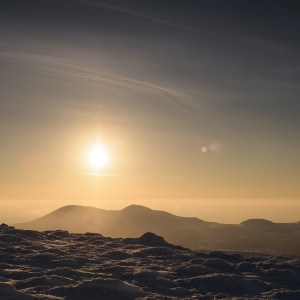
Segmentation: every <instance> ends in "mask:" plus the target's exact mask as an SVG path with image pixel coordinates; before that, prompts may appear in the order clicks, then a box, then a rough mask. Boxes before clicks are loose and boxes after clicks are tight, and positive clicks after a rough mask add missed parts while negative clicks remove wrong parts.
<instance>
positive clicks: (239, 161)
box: [0, 0, 300, 223]
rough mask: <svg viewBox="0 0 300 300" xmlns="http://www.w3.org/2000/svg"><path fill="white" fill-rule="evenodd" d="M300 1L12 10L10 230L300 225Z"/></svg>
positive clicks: (3, 78) (3, 131)
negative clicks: (128, 211) (47, 222)
mask: <svg viewBox="0 0 300 300" xmlns="http://www.w3.org/2000/svg"><path fill="white" fill-rule="evenodd" d="M297 2H298V1H293V0H284V1H283V0H282V1H277V0H275V1H273V0H272V1H270V0H264V1H257V0H251V1H250V0H244V1H235V0H228V1H221V0H213V1H212V0H198V1H197V0H187V1H183V0H181V1H179V0H172V1H171V0H159V1H158V0H153V1H146V0H139V1H138V0H122V1H121V0H59V1H58V0H27V1H24V0H1V3H0V37H1V38H0V137H1V147H0V166H1V169H0V191H1V192H0V208H1V209H0V222H7V223H13V222H19V221H26V220H31V219H33V218H36V217H39V216H42V215H44V214H46V213H48V212H51V211H52V210H54V209H56V208H58V207H61V206H63V205H68V204H79V205H91V206H96V207H99V208H104V209H122V208H124V207H126V206H127V205H130V204H133V203H135V204H141V205H145V206H148V207H150V208H153V209H160V210H167V211H169V212H171V213H174V214H177V215H184V216H195V217H199V218H201V219H204V220H208V221H216V222H223V223H239V222H242V221H244V220H245V219H249V218H266V219H270V220H273V221H276V222H296V221H299V220H300V182H299V181H300V159H299V153H300V135H299V129H300V118H299V111H300V99H299V94H300V85H299V79H300V51H299V50H300V47H299V46H300V38H299V32H300V16H299V7H298V6H299V5H298V3H297ZM95 144H100V145H102V147H104V148H105V149H106V151H107V153H108V155H109V162H108V163H107V164H106V166H105V167H103V168H102V169H101V170H95V168H92V166H90V165H89V164H88V162H87V159H86V155H87V153H88V151H89V149H90V148H91V147H93V145H95Z"/></svg>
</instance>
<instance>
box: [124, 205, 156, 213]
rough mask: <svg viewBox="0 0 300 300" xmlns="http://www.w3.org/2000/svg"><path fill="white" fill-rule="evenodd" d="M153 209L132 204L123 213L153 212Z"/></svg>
mask: <svg viewBox="0 0 300 300" xmlns="http://www.w3.org/2000/svg"><path fill="white" fill-rule="evenodd" d="M151 210H152V209H150V208H148V207H146V206H143V205H137V204H131V205H129V206H127V207H125V208H123V209H122V211H133V212H139V211H151Z"/></svg>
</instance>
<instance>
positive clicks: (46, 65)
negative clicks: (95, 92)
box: [0, 52, 211, 121]
mask: <svg viewBox="0 0 300 300" xmlns="http://www.w3.org/2000/svg"><path fill="white" fill-rule="evenodd" d="M0 56H1V59H2V60H4V61H7V62H10V63H17V64H19V65H22V66H26V67H28V68H35V69H40V70H43V71H46V72H55V73H60V74H61V75H65V76H68V77H69V78H72V79H74V78H75V79H76V80H81V81H84V82H86V83H90V82H91V81H94V82H96V83H99V82H100V83H104V84H105V83H107V84H112V85H114V86H116V87H118V88H119V89H120V88H125V89H127V90H128V89H131V90H136V91H139V92H142V93H145V92H146V93H147V92H149V91H150V92H154V93H158V96H159V97H158V98H157V99H159V100H160V101H164V102H167V103H169V104H171V105H173V106H174V107H176V108H177V109H179V110H181V111H182V112H184V113H186V114H189V115H191V116H193V117H195V118H198V119H201V120H203V118H205V120H206V121H209V119H211V116H210V115H209V114H208V112H207V111H208V110H207V109H206V108H205V107H204V104H202V105H201V106H202V107H201V111H200V110H199V109H198V108H196V107H195V106H193V105H192V104H190V103H188V101H187V98H188V97H187V96H186V95H184V94H182V93H179V92H177V91H174V90H170V89H168V88H165V87H162V86H159V85H155V84H152V83H148V82H145V81H140V80H136V79H132V78H125V77H123V76H119V75H115V74H111V73H107V72H106V73H104V72H100V71H96V70H92V69H88V68H84V67H80V66H76V61H75V63H74V62H73V61H70V62H68V61H67V60H66V59H64V58H63V57H59V58H58V57H54V56H47V55H32V54H31V55H28V54H12V53H7V52H0ZM198 104H199V101H198Z"/></svg>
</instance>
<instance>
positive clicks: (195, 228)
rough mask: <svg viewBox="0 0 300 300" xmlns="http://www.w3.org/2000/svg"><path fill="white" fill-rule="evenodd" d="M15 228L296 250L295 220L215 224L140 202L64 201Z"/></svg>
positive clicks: (299, 250)
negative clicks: (112, 205)
mask: <svg viewBox="0 0 300 300" xmlns="http://www.w3.org/2000/svg"><path fill="white" fill-rule="evenodd" d="M15 226H16V227H17V228H20V229H33V230H38V231H46V230H67V231H69V232H73V233H86V232H95V233H100V234H102V235H103V236H109V237H119V238H137V237H140V236H142V235H143V234H145V233H147V232H152V233H155V234H157V235H160V236H163V237H164V238H165V239H166V240H167V242H169V243H172V244H175V245H181V246H183V247H187V248H191V249H194V250H229V251H256V252H261V253H274V254H288V255H290V254H296V255H300V223H299V222H298V223H274V222H271V221H269V220H265V219H249V220H246V221H244V222H242V223H240V224H236V225H233V224H219V223H214V222H206V221H203V220H201V219H198V218H190V217H180V216H176V215H173V214H171V213H168V212H166V211H160V210H153V209H150V208H148V207H145V206H142V205H135V204H133V205H130V206H128V207H125V208H124V209H121V210H105V209H100V208H96V207H92V206H80V205H68V206H64V207H61V208H58V209H56V210H54V211H53V212H51V213H49V214H47V215H45V216H43V217H41V218H38V219H35V220H33V221H30V222H26V223H19V224H16V225H15Z"/></svg>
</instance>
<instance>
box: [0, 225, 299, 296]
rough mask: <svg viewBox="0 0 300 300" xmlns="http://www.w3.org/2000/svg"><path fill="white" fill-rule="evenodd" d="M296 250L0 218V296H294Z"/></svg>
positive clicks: (296, 266)
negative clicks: (106, 233)
mask: <svg viewBox="0 0 300 300" xmlns="http://www.w3.org/2000/svg"><path fill="white" fill-rule="evenodd" d="M299 283H300V257H297V256H270V255H260V256H259V255H257V254H253V255H251V254H250V255H249V254H248V255H242V254H240V253H229V252H221V251H212V252H207V253H204V252H195V251H191V250H189V249H186V248H183V247H180V246H174V245H171V244H169V243H167V242H166V241H165V240H164V239H163V238H162V237H159V236H156V235H154V234H152V233H145V234H144V235H143V236H141V237H140V238H124V239H122V238H110V237H103V236H102V235H100V234H96V233H85V234H74V233H72V234H71V233H69V232H67V231H59V230H58V231H45V232H38V231H31V230H20V229H15V228H14V227H10V226H7V225H5V224H2V225H1V226H0V299H5V300H8V299H12V300H27V299H28V300H30V299H45V300H47V299H78V300H79V299H80V300H82V299H108V300H109V299H122V300H126V299H233V298H235V299H300V284H299Z"/></svg>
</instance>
